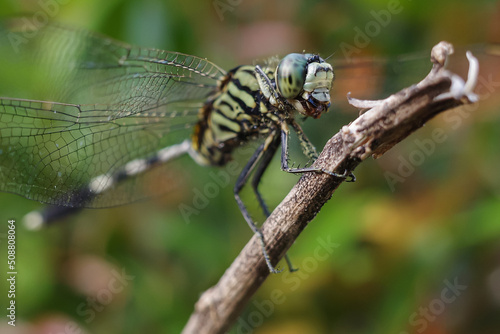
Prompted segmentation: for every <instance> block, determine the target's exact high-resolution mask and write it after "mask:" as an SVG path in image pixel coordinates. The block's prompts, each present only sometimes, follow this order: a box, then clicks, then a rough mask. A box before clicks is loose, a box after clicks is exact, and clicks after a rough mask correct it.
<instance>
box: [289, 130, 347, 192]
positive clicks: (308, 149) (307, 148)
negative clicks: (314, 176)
mask: <svg viewBox="0 0 500 334" xmlns="http://www.w3.org/2000/svg"><path fill="white" fill-rule="evenodd" d="M290 124H291V125H292V127H293V128H294V130H295V132H296V133H297V136H298V138H299V141H300V144H301V147H302V151H303V152H304V154H305V155H306V156H308V157H309V158H310V159H313V160H316V159H317V157H318V153H317V152H316V149H315V148H314V145H313V144H312V143H311V142H310V141H309V139H308V138H307V136H306V135H305V133H304V132H303V131H302V129H301V128H300V126H299V125H298V124H297V123H296V122H295V121H291V122H290ZM289 135H290V130H289V129H288V125H287V124H286V123H283V124H282V127H281V169H282V170H283V171H285V172H288V173H310V172H313V173H325V174H328V175H331V176H335V177H338V178H342V179H347V178H349V180H347V182H354V181H356V177H355V176H354V174H352V173H348V172H347V171H344V173H342V174H339V173H337V172H333V171H329V170H326V169H324V168H317V167H305V168H293V167H290V166H288V160H289V153H288V137H289Z"/></svg>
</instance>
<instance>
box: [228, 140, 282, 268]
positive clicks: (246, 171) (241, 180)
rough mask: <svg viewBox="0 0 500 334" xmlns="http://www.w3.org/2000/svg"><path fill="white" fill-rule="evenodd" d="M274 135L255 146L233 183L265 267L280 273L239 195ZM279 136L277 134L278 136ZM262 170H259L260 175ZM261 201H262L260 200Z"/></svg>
mask: <svg viewBox="0 0 500 334" xmlns="http://www.w3.org/2000/svg"><path fill="white" fill-rule="evenodd" d="M274 137H275V135H272V136H269V137H268V138H267V139H266V141H265V142H264V143H263V144H262V145H260V146H259V148H257V150H256V151H255V153H254V154H253V155H252V157H251V158H250V160H249V161H248V163H247V164H246V165H245V167H244V168H243V170H242V171H241V173H240V175H239V176H238V179H237V180H236V184H235V185H234V197H235V199H236V203H238V207H239V208H240V211H241V213H242V214H243V217H244V218H245V220H246V222H247V224H248V226H250V228H251V229H252V231H253V232H254V233H255V234H257V236H258V237H259V240H260V243H261V246H262V254H263V255H264V259H265V260H266V264H267V267H268V268H269V271H270V272H272V273H275V274H277V273H280V272H282V271H283V270H277V269H276V268H274V266H273V265H272V264H271V260H270V258H269V254H268V253H267V251H266V243H265V242H264V235H263V234H262V231H261V230H260V229H259V228H258V227H257V226H256V225H255V223H254V222H253V220H252V218H251V217H250V214H249V213H248V210H247V208H246V206H245V204H244V203H243V201H242V200H241V197H240V191H241V189H243V186H244V185H245V184H246V182H247V181H248V178H249V177H250V174H251V173H252V171H253V169H254V168H255V167H256V166H257V164H258V163H259V160H260V159H261V158H262V156H263V155H264V153H265V152H266V151H267V150H268V149H269V145H271V143H272V142H273V141H274ZM278 138H279V136H278ZM262 173H263V171H262V172H260V174H261V176H262ZM259 196H260V195H259ZM259 196H257V198H259V202H261V201H262V197H259ZM262 202H263V201H262ZM263 210H266V211H268V210H267V207H265V206H264V207H263Z"/></svg>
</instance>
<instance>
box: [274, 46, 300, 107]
mask: <svg viewBox="0 0 500 334" xmlns="http://www.w3.org/2000/svg"><path fill="white" fill-rule="evenodd" d="M307 59H308V55H304V54H300V53H290V54H289V55H287V56H285V58H283V59H282V60H281V61H280V63H279V65H278V68H277V69H276V86H277V89H278V92H279V93H280V94H281V96H283V97H284V98H286V99H293V98H296V97H297V96H298V95H299V94H300V92H301V91H302V89H303V86H304V82H305V80H306V69H307Z"/></svg>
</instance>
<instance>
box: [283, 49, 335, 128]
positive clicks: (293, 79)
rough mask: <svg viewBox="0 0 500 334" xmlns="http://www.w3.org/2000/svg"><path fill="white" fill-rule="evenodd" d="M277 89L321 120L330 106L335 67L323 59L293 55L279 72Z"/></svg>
mask: <svg viewBox="0 0 500 334" xmlns="http://www.w3.org/2000/svg"><path fill="white" fill-rule="evenodd" d="M275 78H276V89H277V90H278V92H279V93H280V94H281V96H283V97H284V98H285V99H287V100H288V101H289V102H290V103H291V104H292V105H293V106H294V107H295V108H296V109H297V110H298V111H299V113H301V114H302V115H304V116H309V117H313V118H319V117H320V116H321V114H322V113H324V112H327V111H328V108H329V107H330V90H331V89H332V84H333V78H334V75H333V69H332V65H330V64H328V63H327V62H325V61H324V60H323V59H322V58H321V57H320V56H318V55H314V54H310V53H306V54H301V53H291V54H289V55H287V56H286V57H285V58H283V59H282V60H281V61H280V63H279V64H278V67H277V68H276V73H275Z"/></svg>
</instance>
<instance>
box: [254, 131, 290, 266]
mask: <svg viewBox="0 0 500 334" xmlns="http://www.w3.org/2000/svg"><path fill="white" fill-rule="evenodd" d="M280 143H281V138H280V135H279V134H278V135H276V136H275V137H274V138H273V141H272V143H271V144H270V145H269V147H268V149H267V150H265V151H264V154H263V155H262V158H261V161H260V163H259V165H258V166H257V169H256V170H255V172H254V174H253V177H252V188H253V191H254V193H255V196H256V197H257V200H258V201H259V205H260V207H261V208H262V211H263V212H264V215H266V217H269V216H270V215H271V212H270V211H269V208H268V207H267V204H266V202H265V201H264V198H263V197H262V195H261V193H260V191H259V183H260V180H261V179H262V175H264V172H265V171H266V169H267V167H268V166H269V163H270V162H271V160H272V158H273V156H274V154H275V153H276V150H277V149H278V147H279V145H280ZM285 261H286V263H287V266H288V270H289V271H290V272H294V271H297V270H298V269H296V268H294V267H293V264H292V262H291V261H290V257H289V256H288V254H285Z"/></svg>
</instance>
